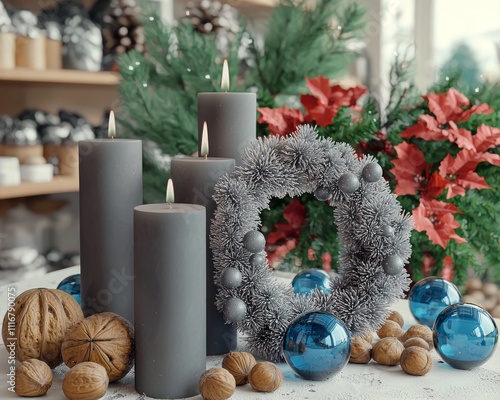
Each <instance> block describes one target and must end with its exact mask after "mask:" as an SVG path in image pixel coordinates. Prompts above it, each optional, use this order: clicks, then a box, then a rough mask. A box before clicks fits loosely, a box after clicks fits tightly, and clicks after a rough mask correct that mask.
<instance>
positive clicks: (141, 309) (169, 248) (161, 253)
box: [134, 204, 206, 399]
mask: <svg viewBox="0 0 500 400" xmlns="http://www.w3.org/2000/svg"><path fill="white" fill-rule="evenodd" d="M170 207H171V208H170ZM205 218H206V214H205V207H203V206H199V205H192V204H171V205H169V204H148V205H142V206H137V207H135V208H134V268H135V388H136V390H137V392H139V393H141V394H143V393H144V394H145V395H147V396H149V397H154V398H161V399H166V398H169V399H171V398H184V397H191V396H195V395H197V394H198V393H199V389H198V379H199V377H200V375H201V374H202V373H203V372H204V371H205V367H206V357H205V355H206V337H205V327H206V320H205V315H206V314H205V259H206V251H205V250H206V249H205V235H206V224H205Z"/></svg>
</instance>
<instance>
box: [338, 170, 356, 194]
mask: <svg viewBox="0 0 500 400" xmlns="http://www.w3.org/2000/svg"><path fill="white" fill-rule="evenodd" d="M359 185H360V183H359V179H358V177H357V176H356V175H354V174H353V173H352V172H346V173H345V174H343V175H341V176H340V178H339V189H340V190H341V191H342V192H344V193H345V194H353V193H354V192H355V191H356V190H358V188H359Z"/></svg>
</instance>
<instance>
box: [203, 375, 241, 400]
mask: <svg viewBox="0 0 500 400" xmlns="http://www.w3.org/2000/svg"><path fill="white" fill-rule="evenodd" d="M198 385H199V388H200V394H201V396H202V397H203V398H204V399H206V400H226V399H229V398H230V397H231V396H232V395H233V393H234V391H235V389H236V381H235V380H234V376H233V375H231V373H230V372H229V371H228V370H226V369H224V368H210V369H209V370H207V371H205V372H204V373H203V374H201V376H200V381H199V383H198Z"/></svg>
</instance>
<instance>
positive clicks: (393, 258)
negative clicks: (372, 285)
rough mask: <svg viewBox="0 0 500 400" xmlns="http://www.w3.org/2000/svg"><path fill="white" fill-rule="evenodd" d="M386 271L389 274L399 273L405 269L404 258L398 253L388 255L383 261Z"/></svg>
mask: <svg viewBox="0 0 500 400" xmlns="http://www.w3.org/2000/svg"><path fill="white" fill-rule="evenodd" d="M382 265H383V267H384V271H385V273H386V274H387V275H397V274H399V273H401V271H402V270H403V268H404V266H405V263H404V260H403V259H402V258H401V257H399V256H398V255H396V254H390V255H388V256H387V257H386V258H385V259H384V261H383V263H382Z"/></svg>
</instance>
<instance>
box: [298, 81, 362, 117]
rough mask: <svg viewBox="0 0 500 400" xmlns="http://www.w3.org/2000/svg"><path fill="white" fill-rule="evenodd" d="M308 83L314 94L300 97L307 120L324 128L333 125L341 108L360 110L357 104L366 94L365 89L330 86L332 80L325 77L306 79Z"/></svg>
mask: <svg viewBox="0 0 500 400" xmlns="http://www.w3.org/2000/svg"><path fill="white" fill-rule="evenodd" d="M306 81H307V83H306V85H307V87H308V88H309V90H310V91H311V93H312V94H304V95H301V96H300V101H301V103H302V105H303V106H304V108H305V110H306V112H307V114H306V116H305V120H306V121H307V122H311V121H316V123H317V124H318V125H319V126H322V127H325V126H328V125H330V124H331V123H332V120H333V118H334V117H335V115H337V113H338V110H339V108H340V107H351V108H352V109H353V110H359V108H358V107H357V102H358V100H359V98H360V97H361V96H363V95H364V94H365V93H366V88H363V87H354V88H349V89H344V88H343V87H342V86H340V85H333V86H330V80H329V79H328V78H325V77H323V76H318V77H316V78H313V79H309V78H306Z"/></svg>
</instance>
